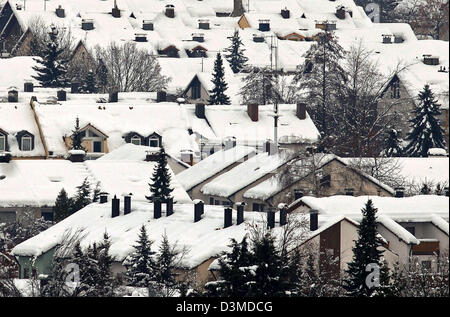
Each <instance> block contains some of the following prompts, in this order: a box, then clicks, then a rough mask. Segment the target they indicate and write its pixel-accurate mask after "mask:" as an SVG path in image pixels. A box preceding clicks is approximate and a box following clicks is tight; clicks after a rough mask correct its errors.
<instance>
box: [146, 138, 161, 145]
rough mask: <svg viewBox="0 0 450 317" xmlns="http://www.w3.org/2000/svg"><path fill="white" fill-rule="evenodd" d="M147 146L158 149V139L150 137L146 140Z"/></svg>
mask: <svg viewBox="0 0 450 317" xmlns="http://www.w3.org/2000/svg"><path fill="white" fill-rule="evenodd" d="M148 145H149V146H150V147H159V139H158V138H156V137H152V138H150V139H149V140H148Z"/></svg>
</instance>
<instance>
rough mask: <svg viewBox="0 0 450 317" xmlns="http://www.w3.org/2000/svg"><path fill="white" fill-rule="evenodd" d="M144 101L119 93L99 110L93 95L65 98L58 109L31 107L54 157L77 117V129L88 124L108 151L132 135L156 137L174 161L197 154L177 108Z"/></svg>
mask: <svg viewBox="0 0 450 317" xmlns="http://www.w3.org/2000/svg"><path fill="white" fill-rule="evenodd" d="M145 97H147V98H148V97H149V95H148V94H145V93H140V94H136V93H119V102H118V103H117V104H101V106H102V107H101V109H99V104H98V103H95V95H90V96H86V97H85V96H82V95H80V94H77V95H69V98H70V99H69V100H68V101H65V102H61V105H44V104H41V103H35V104H36V113H37V114H38V116H39V120H40V123H41V126H42V130H43V134H44V138H45V141H46V143H47V146H48V148H49V151H53V155H54V156H65V155H66V151H67V150H66V145H65V143H64V140H63V136H70V135H71V131H72V129H73V127H74V124H75V120H76V118H77V117H78V118H79V119H80V127H84V126H85V125H87V124H89V123H90V124H91V125H93V126H94V127H96V128H97V129H99V130H100V131H102V132H103V133H104V134H106V135H107V136H108V139H107V142H108V149H109V150H110V151H112V150H114V149H116V148H118V147H119V146H121V145H123V144H125V140H124V139H123V136H124V135H126V134H127V133H129V132H132V131H134V132H137V133H139V134H141V135H143V136H145V137H146V136H148V135H150V134H152V133H154V132H156V133H158V134H159V135H161V136H162V144H163V146H164V148H165V150H166V152H167V153H168V154H170V155H172V156H174V157H176V158H179V157H180V152H181V151H182V150H185V149H189V150H192V151H194V152H197V151H198V146H197V144H196V143H195V140H194V139H193V138H192V137H191V136H190V135H189V134H188V131H187V127H186V122H185V120H184V117H183V116H182V113H181V110H180V107H179V106H178V104H176V103H152V102H151V101H150V102H149V101H148V100H147V98H145ZM85 98H86V99H85ZM38 100H39V99H38ZM103 107H104V108H105V109H103Z"/></svg>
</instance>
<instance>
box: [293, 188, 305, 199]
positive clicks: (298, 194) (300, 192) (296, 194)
mask: <svg viewBox="0 0 450 317" xmlns="http://www.w3.org/2000/svg"><path fill="white" fill-rule="evenodd" d="M303 195H304V193H303V190H301V189H294V200H297V199H300V198H302V197H303Z"/></svg>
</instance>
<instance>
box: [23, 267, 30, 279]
mask: <svg viewBox="0 0 450 317" xmlns="http://www.w3.org/2000/svg"><path fill="white" fill-rule="evenodd" d="M28 272H29V271H28V268H26V267H25V268H23V278H29V277H30V275H29V273H28Z"/></svg>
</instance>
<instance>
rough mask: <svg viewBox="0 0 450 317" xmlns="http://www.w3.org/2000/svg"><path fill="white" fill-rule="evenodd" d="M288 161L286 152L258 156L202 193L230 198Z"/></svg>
mask: <svg viewBox="0 0 450 317" xmlns="http://www.w3.org/2000/svg"><path fill="white" fill-rule="evenodd" d="M288 159H289V156H288V155H287V154H286V153H284V152H280V153H278V154H273V155H269V154H268V153H267V152H265V153H260V154H257V155H255V156H254V157H252V158H251V159H249V160H247V161H245V162H243V163H241V164H240V165H238V166H236V167H235V168H233V169H232V170H230V171H228V172H226V173H224V174H222V175H220V176H218V177H216V178H215V179H214V180H212V181H211V182H209V183H208V184H206V185H204V186H203V187H202V189H201V192H202V193H203V194H205V195H217V196H220V197H230V196H231V195H233V194H234V193H236V192H238V191H240V190H241V189H243V188H245V187H246V186H248V185H250V184H252V183H253V182H255V181H257V180H258V179H260V178H261V177H264V176H266V175H267V174H270V173H273V172H274V171H275V170H276V169H278V168H279V167H280V166H282V165H283V164H285V163H287V160H288Z"/></svg>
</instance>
